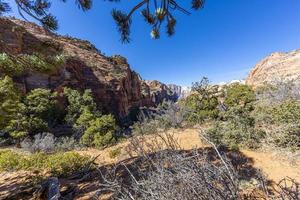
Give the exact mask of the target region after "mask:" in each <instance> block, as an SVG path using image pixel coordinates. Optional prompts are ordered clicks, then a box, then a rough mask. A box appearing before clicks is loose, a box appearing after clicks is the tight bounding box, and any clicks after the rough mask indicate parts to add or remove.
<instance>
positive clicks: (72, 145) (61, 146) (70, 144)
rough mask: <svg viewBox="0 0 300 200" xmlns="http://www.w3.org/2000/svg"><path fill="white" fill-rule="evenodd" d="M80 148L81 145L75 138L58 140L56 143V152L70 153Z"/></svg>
mask: <svg viewBox="0 0 300 200" xmlns="http://www.w3.org/2000/svg"><path fill="white" fill-rule="evenodd" d="M80 147H81V145H80V143H79V142H78V141H77V140H76V139H75V138H74V137H61V138H57V140H56V143H55V150H56V151H70V150H74V149H77V148H80Z"/></svg>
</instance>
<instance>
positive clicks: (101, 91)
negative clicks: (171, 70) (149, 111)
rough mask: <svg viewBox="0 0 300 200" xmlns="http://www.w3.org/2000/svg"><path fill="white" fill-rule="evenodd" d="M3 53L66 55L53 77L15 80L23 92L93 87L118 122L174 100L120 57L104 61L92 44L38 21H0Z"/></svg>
mask: <svg viewBox="0 0 300 200" xmlns="http://www.w3.org/2000/svg"><path fill="white" fill-rule="evenodd" d="M0 52H1V53H3V52H4V53H7V54H9V55H11V56H18V55H20V54H28V55H32V54H36V53H39V54H44V55H47V56H49V55H53V56H56V55H64V56H66V63H65V64H64V65H63V66H61V67H59V68H56V70H54V71H52V72H51V73H42V72H36V71H30V70H28V71H26V73H24V74H22V75H18V76H14V77H13V79H14V81H15V83H16V84H17V85H18V86H19V88H20V89H21V90H22V91H23V92H24V93H27V92H28V91H30V90H32V89H35V88H40V87H42V88H50V89H53V90H56V91H61V90H62V89H63V87H71V88H74V89H78V90H84V89H91V90H92V92H93V95H94V97H95V99H96V101H97V103H98V104H100V105H101V107H102V108H104V110H105V111H107V112H112V113H114V114H115V115H116V116H118V117H119V118H120V119H123V118H125V117H126V116H128V114H129V112H130V110H131V109H132V108H136V107H140V106H154V105H155V104H157V103H160V102H161V101H162V99H169V100H175V98H173V96H172V95H169V90H168V88H167V86H165V85H164V84H158V85H157V87H156V84H154V85H153V84H152V83H148V84H147V83H146V82H144V81H142V80H141V78H140V76H139V74H137V73H136V72H134V71H132V70H131V69H130V66H129V64H128V62H127V60H126V59H125V58H123V57H122V56H112V57H106V56H104V55H102V54H101V52H100V51H99V50H98V49H96V47H95V46H94V45H92V44H91V43H89V42H88V41H84V40H80V39H75V38H71V37H67V36H60V35H57V34H54V33H51V32H48V31H47V30H45V29H43V28H42V27H40V26H38V25H36V24H34V23H29V22H25V21H22V20H18V19H15V18H6V17H1V18H0ZM0 73H1V70H0ZM161 85H163V86H161Z"/></svg>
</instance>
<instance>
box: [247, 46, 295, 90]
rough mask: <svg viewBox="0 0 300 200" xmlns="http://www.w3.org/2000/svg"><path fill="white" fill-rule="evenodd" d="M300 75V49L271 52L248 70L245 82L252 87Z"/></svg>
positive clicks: (292, 78) (291, 78)
mask: <svg viewBox="0 0 300 200" xmlns="http://www.w3.org/2000/svg"><path fill="white" fill-rule="evenodd" d="M299 76H300V50H297V51H292V52H289V53H278V52H277V53H273V54H271V55H270V56H268V57H266V58H265V59H263V60H262V61H260V62H259V63H258V64H257V65H256V66H255V67H254V68H253V70H252V71H251V72H250V74H249V76H248V78H247V80H246V84H247V85H250V86H252V87H254V88H256V87H258V86H260V85H262V84H264V83H271V82H272V81H278V80H280V81H284V80H294V79H298V78H299Z"/></svg>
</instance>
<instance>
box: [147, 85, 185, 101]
mask: <svg viewBox="0 0 300 200" xmlns="http://www.w3.org/2000/svg"><path fill="white" fill-rule="evenodd" d="M143 85H144V86H145V87H144V90H143V91H144V93H143V94H146V92H148V93H147V94H146V95H144V96H146V97H147V98H146V99H149V100H150V102H152V103H154V104H156V105H157V104H159V103H161V102H162V101H164V100H169V101H177V100H178V98H179V93H177V92H178V89H179V88H180V86H176V87H175V85H174V86H173V88H171V87H170V86H167V85H166V84H164V83H162V82H159V81H156V80H154V81H144V82H143ZM146 88H149V89H148V91H147V89H146ZM146 104H147V103H146Z"/></svg>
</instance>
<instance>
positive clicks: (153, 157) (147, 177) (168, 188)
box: [98, 134, 239, 200]
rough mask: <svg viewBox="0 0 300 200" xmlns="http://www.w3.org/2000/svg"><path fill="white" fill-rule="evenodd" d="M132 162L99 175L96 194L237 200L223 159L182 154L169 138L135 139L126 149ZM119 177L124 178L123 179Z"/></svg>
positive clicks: (231, 174) (235, 182) (166, 199)
mask: <svg viewBox="0 0 300 200" xmlns="http://www.w3.org/2000/svg"><path fill="white" fill-rule="evenodd" d="M129 151H130V152H131V155H132V157H133V159H134V162H130V163H125V162H121V163H119V164H117V165H116V166H115V167H113V168H112V169H111V170H109V171H108V172H106V173H103V172H102V171H100V173H101V174H102V179H103V183H102V184H101V189H99V191H98V194H102V193H105V192H112V193H113V196H112V198H111V199H124V200H127V199H128V200H129V199H141V200H143V199H144V200H150V199H151V200H169V199H182V200H190V199H224V200H225V199H237V198H238V197H239V192H238V178H237V174H236V173H235V172H234V170H233V167H232V165H231V163H230V162H229V161H228V160H227V159H226V158H222V160H223V161H224V162H221V161H220V159H212V158H211V156H210V155H209V154H208V153H207V152H198V151H197V150H194V151H183V150H181V148H180V146H179V145H178V142H177V141H176V139H175V138H174V137H173V135H172V134H155V136H153V137H152V138H150V139H149V138H147V139H146V138H145V137H135V138H132V139H131V141H130V145H129ZM120 174H123V175H122V176H121V175H120Z"/></svg>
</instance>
